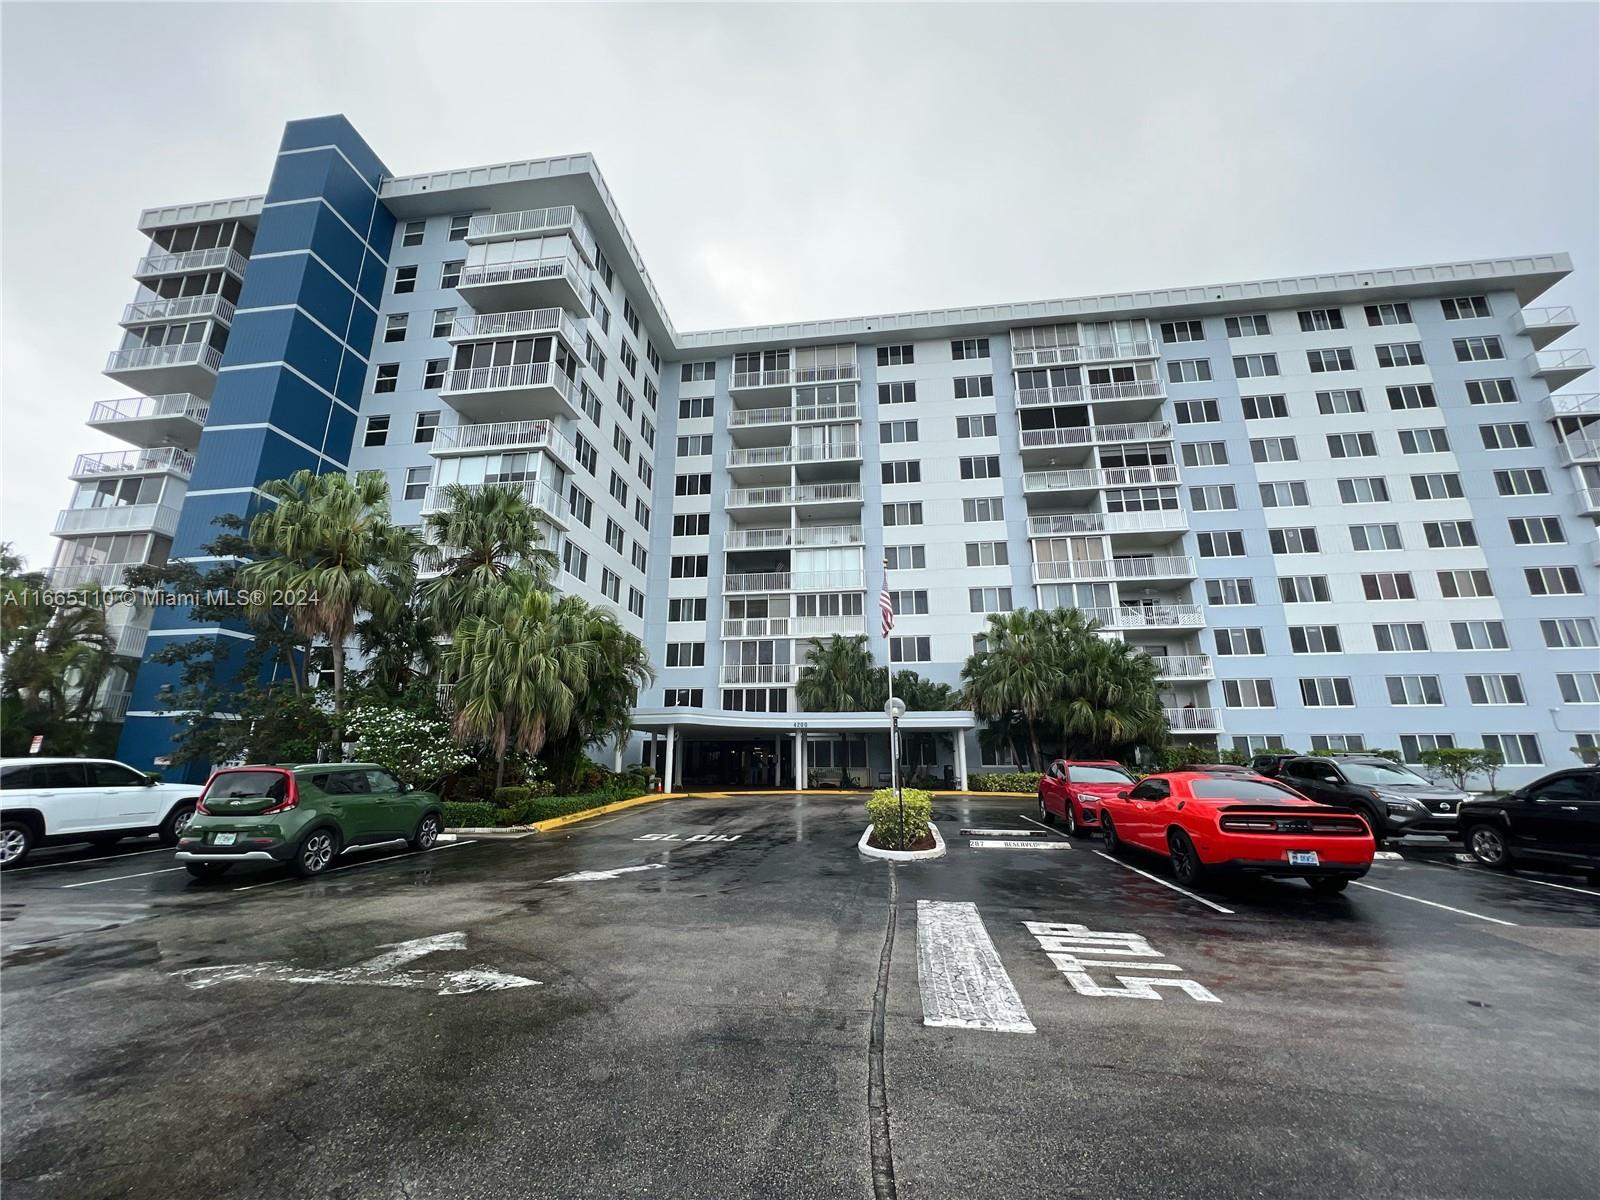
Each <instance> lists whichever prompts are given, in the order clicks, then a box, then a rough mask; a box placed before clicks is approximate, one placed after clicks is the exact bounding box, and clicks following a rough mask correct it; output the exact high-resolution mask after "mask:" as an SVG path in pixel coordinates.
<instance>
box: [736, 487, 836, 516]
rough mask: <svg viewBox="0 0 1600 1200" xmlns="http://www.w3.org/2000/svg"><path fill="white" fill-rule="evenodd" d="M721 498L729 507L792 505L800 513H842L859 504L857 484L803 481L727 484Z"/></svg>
mask: <svg viewBox="0 0 1600 1200" xmlns="http://www.w3.org/2000/svg"><path fill="white" fill-rule="evenodd" d="M722 502H723V505H724V506H725V507H726V508H728V509H729V510H730V511H731V510H733V509H751V508H772V507H775V506H778V505H792V506H794V507H795V508H796V509H797V510H798V511H799V515H800V516H801V517H829V516H844V515H846V514H847V513H850V512H852V511H854V510H856V509H859V508H860V507H861V485H860V484H859V483H803V484H800V485H798V486H796V487H756V488H729V489H728V490H727V492H725V493H724V494H723V497H722Z"/></svg>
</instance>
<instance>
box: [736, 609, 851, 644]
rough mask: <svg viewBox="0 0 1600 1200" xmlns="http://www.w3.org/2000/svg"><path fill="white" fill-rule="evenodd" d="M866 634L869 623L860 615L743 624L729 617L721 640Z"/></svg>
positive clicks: (755, 620)
mask: <svg viewBox="0 0 1600 1200" xmlns="http://www.w3.org/2000/svg"><path fill="white" fill-rule="evenodd" d="M866 631H867V626H866V621H865V618H863V617H862V615H861V614H860V613H856V614H854V615H853V616H842V615H841V616H833V617H748V618H746V619H744V620H739V619H738V618H736V617H726V618H724V619H723V622H722V636H723V637H724V638H727V639H728V640H730V641H738V640H741V639H744V638H769V637H778V638H786V637H832V636H834V635H835V634H838V635H840V636H845V637H848V636H850V635H851V634H857V633H865V632H866Z"/></svg>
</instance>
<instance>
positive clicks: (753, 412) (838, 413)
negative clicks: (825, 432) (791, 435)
mask: <svg viewBox="0 0 1600 1200" xmlns="http://www.w3.org/2000/svg"><path fill="white" fill-rule="evenodd" d="M860 419H861V406H860V405H859V404H857V403H856V402H855V401H853V400H852V401H849V402H847V403H842V404H797V405H787V404H785V405H780V406H779V407H776V408H734V409H730V410H729V411H728V428H730V429H737V428H739V427H740V426H749V425H799V424H802V423H804V422H807V421H859V420H860Z"/></svg>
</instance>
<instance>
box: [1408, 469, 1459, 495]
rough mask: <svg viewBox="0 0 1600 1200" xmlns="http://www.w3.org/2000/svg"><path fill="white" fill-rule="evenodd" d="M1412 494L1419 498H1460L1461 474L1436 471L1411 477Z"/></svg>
mask: <svg viewBox="0 0 1600 1200" xmlns="http://www.w3.org/2000/svg"><path fill="white" fill-rule="evenodd" d="M1411 494H1412V495H1413V496H1415V497H1416V498H1417V499H1418V500H1459V499H1461V497H1462V496H1463V495H1464V493H1463V492H1462V490H1461V476H1459V475H1457V474H1455V473H1454V472H1434V473H1432V474H1428V475H1413V476H1412V477H1411Z"/></svg>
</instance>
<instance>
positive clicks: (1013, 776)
mask: <svg viewBox="0 0 1600 1200" xmlns="http://www.w3.org/2000/svg"><path fill="white" fill-rule="evenodd" d="M1043 778H1044V776H1043V775H1042V774H1041V773H1039V772H1038V771H1000V772H997V773H995V774H992V775H972V776H969V777H968V779H967V787H968V789H970V790H971V791H974V792H1037V791H1038V790H1039V780H1041V779H1043Z"/></svg>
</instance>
